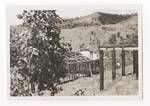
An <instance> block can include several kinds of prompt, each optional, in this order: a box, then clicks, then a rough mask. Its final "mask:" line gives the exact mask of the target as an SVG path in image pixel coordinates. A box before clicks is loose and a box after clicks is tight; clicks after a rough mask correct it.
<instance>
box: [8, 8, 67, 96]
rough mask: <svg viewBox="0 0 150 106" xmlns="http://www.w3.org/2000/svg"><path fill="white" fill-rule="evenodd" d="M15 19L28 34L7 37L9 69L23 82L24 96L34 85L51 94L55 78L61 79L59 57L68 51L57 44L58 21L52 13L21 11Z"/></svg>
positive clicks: (53, 12)
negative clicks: (25, 83)
mask: <svg viewBox="0 0 150 106" xmlns="http://www.w3.org/2000/svg"><path fill="white" fill-rule="evenodd" d="M17 17H18V18H19V19H20V20H22V26H23V27H26V28H28V30H27V32H28V33H26V32H22V33H19V34H18V33H14V32H13V31H12V32H11V33H10V36H11V40H10V43H11V44H10V54H11V56H10V65H11V67H12V69H13V68H14V67H17V68H16V69H15V70H16V73H17V74H18V73H19V74H20V75H21V76H22V77H23V78H22V80H25V81H26V82H27V86H28V90H27V94H28V95H29V94H30V92H31V91H32V92H34V91H35V84H38V90H39V91H41V90H44V89H48V88H49V89H51V90H52V91H53V90H54V89H55V87H56V84H57V83H59V78H60V77H64V71H65V69H64V67H63V64H64V61H63V59H64V55H63V54H64V53H66V52H68V51H69V50H68V49H67V48H66V45H65V44H63V43H60V40H61V39H60V36H59V35H60V28H59V24H60V23H61V22H62V19H61V18H60V17H59V16H58V15H57V14H56V13H55V10H28V11H27V10H24V11H23V12H22V14H19V15H17ZM11 71H12V70H11ZM18 76H19V75H17V76H15V77H14V78H16V77H18ZM11 80H13V77H12V79H11ZM12 82H13V81H12ZM12 85H13V84H12ZM22 86H23V84H22ZM11 87H12V86H11ZM22 88H24V87H22ZM12 89H13V87H12ZM16 89H17V90H20V88H16ZM17 90H15V91H14V90H13V91H14V92H16V91H17ZM17 92H18V91H17ZM12 95H13V94H12Z"/></svg>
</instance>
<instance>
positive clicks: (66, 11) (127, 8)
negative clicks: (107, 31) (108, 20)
mask: <svg viewBox="0 0 150 106" xmlns="http://www.w3.org/2000/svg"><path fill="white" fill-rule="evenodd" d="M31 9H34V10H35V9H38V10H39V9H48V10H53V9H54V10H56V13H57V14H58V15H59V16H60V17H63V18H73V17H79V16H85V15H89V14H91V13H94V12H105V13H112V14H130V13H136V12H137V11H138V5H66V6H65V5H44V6H31V5H30V6H29V5H28V6H21V5H16V6H15V5H10V6H7V13H6V15H7V22H8V23H9V24H10V25H15V24H20V23H21V22H20V20H18V19H17V17H16V15H17V14H19V13H21V12H22V10H31Z"/></svg>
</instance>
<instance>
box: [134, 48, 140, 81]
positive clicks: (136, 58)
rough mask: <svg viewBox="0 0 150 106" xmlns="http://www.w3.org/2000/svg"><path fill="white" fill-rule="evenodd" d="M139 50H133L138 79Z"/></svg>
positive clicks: (135, 72)
mask: <svg viewBox="0 0 150 106" xmlns="http://www.w3.org/2000/svg"><path fill="white" fill-rule="evenodd" d="M138 72H139V70H138V50H133V73H134V74H136V79H137V80H138Z"/></svg>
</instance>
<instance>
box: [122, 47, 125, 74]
mask: <svg viewBox="0 0 150 106" xmlns="http://www.w3.org/2000/svg"><path fill="white" fill-rule="evenodd" d="M122 76H125V50H124V48H122Z"/></svg>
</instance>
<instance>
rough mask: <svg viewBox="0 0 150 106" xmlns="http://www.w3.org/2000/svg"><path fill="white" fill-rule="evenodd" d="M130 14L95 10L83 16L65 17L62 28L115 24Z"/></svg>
mask: <svg viewBox="0 0 150 106" xmlns="http://www.w3.org/2000/svg"><path fill="white" fill-rule="evenodd" d="M132 15H134V14H131V15H128V14H126V15H118V14H109V13H102V12H95V13H93V14H90V15H86V16H83V17H76V18H71V19H65V20H64V22H63V24H62V28H75V27H80V26H93V25H108V24H116V23H118V22H121V21H123V20H126V19H128V18H130V17H132Z"/></svg>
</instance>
